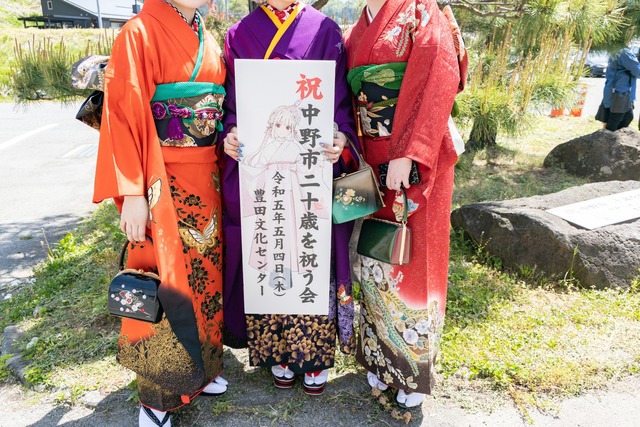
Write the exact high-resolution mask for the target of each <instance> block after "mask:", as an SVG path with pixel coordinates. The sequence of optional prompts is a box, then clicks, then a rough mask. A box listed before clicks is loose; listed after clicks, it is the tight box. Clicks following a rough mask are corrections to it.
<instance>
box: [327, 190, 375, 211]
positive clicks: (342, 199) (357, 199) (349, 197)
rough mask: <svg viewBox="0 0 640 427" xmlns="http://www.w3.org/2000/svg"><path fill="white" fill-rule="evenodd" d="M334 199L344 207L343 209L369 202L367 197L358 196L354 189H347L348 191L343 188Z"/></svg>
mask: <svg viewBox="0 0 640 427" xmlns="http://www.w3.org/2000/svg"><path fill="white" fill-rule="evenodd" d="M334 197H335V199H336V202H337V203H339V204H341V205H342V208H343V209H347V206H349V205H356V204H359V203H365V202H366V201H367V198H366V197H365V196H360V195H357V194H356V191H355V190H354V189H352V188H347V189H346V190H345V189H343V188H341V189H340V190H339V191H338V193H336V195H335V196H334Z"/></svg>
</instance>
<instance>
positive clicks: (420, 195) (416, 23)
mask: <svg viewBox="0 0 640 427" xmlns="http://www.w3.org/2000/svg"><path fill="white" fill-rule="evenodd" d="M454 36H455V40H456V42H455V43H454V37H452V25H450V23H449V20H448V19H447V18H446V17H445V16H444V14H442V13H441V12H440V10H439V8H438V5H437V4H436V2H435V0H386V1H385V0H367V6H366V7H365V8H364V10H363V12H362V15H361V17H360V19H359V21H358V22H357V23H356V24H355V26H354V27H352V28H351V29H350V31H348V32H347V34H345V40H346V46H347V56H348V66H349V68H350V72H349V77H348V79H349V84H350V85H351V88H352V91H353V93H354V95H355V97H356V103H357V110H358V115H359V121H360V123H359V124H360V127H361V131H362V134H363V141H364V147H363V150H364V153H365V158H366V160H367V161H368V162H369V163H370V164H371V165H372V167H373V168H374V170H376V169H377V168H378V165H381V164H383V163H388V172H387V176H386V182H381V184H382V185H384V186H386V191H385V197H384V198H385V204H386V207H385V208H383V209H382V210H380V211H378V212H377V213H376V214H375V215H374V216H375V217H377V218H383V219H386V220H390V221H400V220H401V219H402V214H403V212H404V209H405V204H404V198H403V196H402V191H401V189H402V188H404V189H406V194H407V197H408V204H407V208H408V213H409V219H408V227H409V228H410V229H411V231H412V234H413V247H412V257H411V261H410V263H409V264H406V265H402V266H399V265H390V264H386V263H383V262H379V261H376V260H373V259H370V258H364V257H363V260H362V280H361V285H362V293H363V304H362V307H361V312H360V319H359V320H360V334H359V337H358V347H357V355H356V358H357V360H358V362H359V363H361V364H362V365H363V366H364V367H365V368H366V369H367V370H368V371H369V372H368V379H369V383H370V384H371V385H372V386H373V387H377V388H379V389H381V390H385V389H386V388H387V387H388V386H391V387H394V388H397V389H398V390H399V391H398V395H397V398H396V399H397V401H398V403H399V404H400V405H401V406H403V407H413V406H418V405H420V404H421V403H422V401H423V400H424V396H425V394H428V393H430V392H431V388H432V386H433V383H434V365H435V358H436V354H437V352H438V347H439V341H440V337H441V334H442V325H443V322H444V312H445V302H446V295H447V269H448V260H449V214H450V207H451V195H452V191H453V167H454V165H455V163H456V161H457V154H456V151H455V148H454V144H453V141H452V138H451V133H450V132H449V130H448V124H447V123H448V119H449V115H450V113H451V109H452V106H453V101H454V98H455V95H456V93H457V92H458V90H459V89H461V88H462V84H461V82H463V81H464V74H465V70H466V58H465V59H463V60H462V61H459V58H461V57H463V52H462V53H460V54H458V53H457V52H456V46H459V48H460V49H464V48H463V47H462V45H461V43H460V39H459V31H458V32H457V33H456V31H454ZM461 77H462V78H461ZM412 164H415V165H416V166H417V170H418V175H419V176H418V177H417V179H416V177H415V174H411V175H412V176H411V178H412V179H411V180H410V172H411V169H412Z"/></svg>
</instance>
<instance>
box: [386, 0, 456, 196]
mask: <svg viewBox="0 0 640 427" xmlns="http://www.w3.org/2000/svg"><path fill="white" fill-rule="evenodd" d="M418 10H419V11H421V19H420V20H419V23H418V25H417V29H416V31H417V32H416V35H415V40H414V43H413V46H412V50H411V54H410V56H409V60H408V62H407V69H406V72H405V76H404V80H403V82H402V87H401V89H400V95H399V99H398V105H397V108H396V115H395V118H396V119H395V122H394V124H393V127H394V129H398V130H400V131H399V132H394V133H393V134H392V137H391V149H390V152H389V155H390V158H392V159H395V158H399V157H408V158H411V159H412V160H414V161H416V162H418V163H420V164H421V165H423V166H424V167H426V169H427V174H426V176H425V175H424V174H423V173H422V172H421V174H422V179H423V180H424V181H425V182H426V189H425V195H426V193H428V192H429V191H430V187H431V185H432V183H433V181H434V179H435V174H436V173H437V171H436V166H437V164H438V157H439V155H440V153H441V150H442V144H443V143H446V144H450V145H451V147H448V149H447V151H449V152H451V153H453V158H454V160H453V162H455V150H454V148H453V142H452V140H451V137H450V135H448V134H446V132H448V119H449V116H450V114H451V108H452V106H453V101H454V98H455V95H456V93H457V92H458V89H459V85H460V66H459V64H458V59H457V57H456V52H455V47H454V44H453V39H452V37H451V30H450V28H449V25H448V23H447V22H446V19H445V18H444V16H443V15H442V14H441V13H440V11H439V9H438V7H437V5H436V3H435V2H433V1H422V0H420V1H418ZM419 16H420V15H419ZM425 22H426V23H425ZM423 170H424V168H423Z"/></svg>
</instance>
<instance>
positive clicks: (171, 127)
mask: <svg viewBox="0 0 640 427" xmlns="http://www.w3.org/2000/svg"><path fill="white" fill-rule="evenodd" d="M196 19H197V20H198V24H199V25H198V42H199V45H198V57H197V59H196V64H195V67H194V69H193V73H191V78H190V79H189V81H188V82H174V83H164V84H159V85H157V86H156V92H155V93H154V95H153V98H151V111H152V113H153V117H154V119H155V121H156V127H157V130H158V136H159V137H160V140H161V143H162V145H175V146H202V145H211V144H213V143H215V140H216V139H217V138H215V137H217V132H220V131H222V117H223V115H224V111H223V110H222V101H223V100H224V96H225V95H226V92H225V90H224V87H223V86H221V85H218V84H215V83H209V82H196V81H195V79H196V76H197V75H198V72H199V71H200V67H201V65H202V58H203V56H204V34H203V24H202V22H203V20H202V17H201V16H200V14H199V13H198V12H197V11H196ZM178 100H180V101H181V102H178ZM167 122H168V123H167ZM194 123H195V124H196V126H195V127H194V126H191V125H192V124H194ZM191 130H195V135H193V134H192V132H191ZM201 131H202V132H203V133H201ZM213 131H217V132H213ZM213 133H215V135H213V137H212V134H213ZM185 134H186V136H185Z"/></svg>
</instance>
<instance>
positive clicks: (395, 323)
mask: <svg viewBox="0 0 640 427" xmlns="http://www.w3.org/2000/svg"><path fill="white" fill-rule="evenodd" d="M399 270H400V269H399V268H397V267H394V266H392V265H389V264H385V263H381V262H379V261H376V260H373V259H371V258H367V257H362V290H363V294H364V299H363V305H362V307H361V310H360V319H359V320H360V336H361V339H360V342H359V345H360V351H361V353H362V355H363V357H364V361H365V362H366V363H367V364H368V365H370V366H369V367H368V369H369V370H370V371H372V372H374V373H376V374H377V375H378V377H379V378H381V379H383V381H384V382H385V383H387V384H398V385H402V386H403V387H405V388H407V389H411V390H414V389H417V388H418V383H419V382H420V381H424V379H421V378H422V377H423V376H426V378H427V379H428V377H429V376H430V375H431V374H432V369H433V364H434V362H435V356H436V354H437V352H438V350H439V343H440V337H441V335H442V327H443V324H444V316H443V315H442V314H441V313H440V310H439V309H438V303H437V301H431V302H430V303H429V304H428V306H427V308H426V309H422V310H414V309H411V308H409V307H407V306H406V304H405V303H404V302H403V301H402V300H401V299H400V298H399V297H398V294H397V290H398V289H399V286H398V284H399V283H400V282H402V273H401V271H399ZM396 359H399V360H403V362H401V363H397V362H396V363H394V362H393V360H396ZM405 362H406V363H405ZM403 365H404V366H406V365H408V367H409V368H410V369H411V371H410V372H407V370H406V369H405V370H404V373H403V372H401V371H400V370H398V369H396V368H394V366H403ZM408 373H410V374H411V375H407V374H408Z"/></svg>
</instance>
